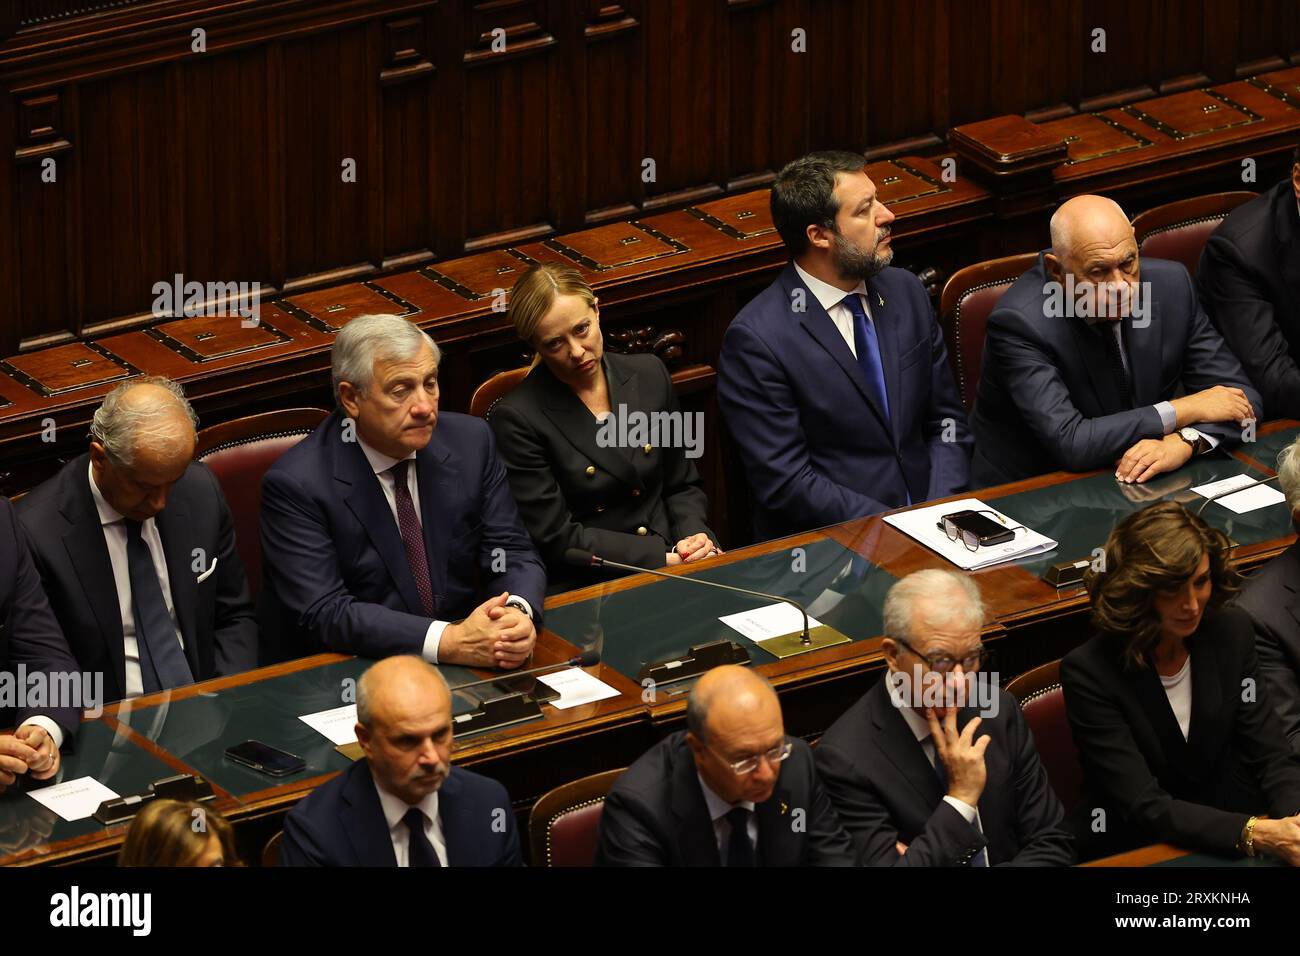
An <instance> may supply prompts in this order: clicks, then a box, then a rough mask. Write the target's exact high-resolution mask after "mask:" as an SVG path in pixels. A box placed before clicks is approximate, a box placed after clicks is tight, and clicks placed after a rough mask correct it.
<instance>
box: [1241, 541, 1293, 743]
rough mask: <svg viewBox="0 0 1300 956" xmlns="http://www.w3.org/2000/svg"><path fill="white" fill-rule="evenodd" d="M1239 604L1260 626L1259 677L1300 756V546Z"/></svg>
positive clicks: (1257, 578)
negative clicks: (1266, 686) (1266, 688)
mask: <svg viewBox="0 0 1300 956" xmlns="http://www.w3.org/2000/svg"><path fill="white" fill-rule="evenodd" d="M1235 603H1236V605H1237V606H1238V607H1240V608H1241V609H1242V610H1243V611H1245V612H1246V613H1247V614H1249V615H1250V620H1251V623H1252V624H1254V626H1255V651H1256V653H1258V654H1259V673H1260V676H1261V677H1263V678H1264V681H1265V682H1266V683H1267V684H1268V694H1269V699H1270V700H1271V701H1272V702H1273V708H1274V710H1276V711H1277V715H1278V718H1279V719H1280V720H1281V722H1282V732H1283V733H1284V734H1286V737H1287V740H1289V741H1290V743H1291V749H1292V750H1293V751H1295V752H1296V753H1297V754H1300V542H1296V543H1295V544H1293V545H1291V547H1289V548H1287V549H1286V550H1285V551H1283V552H1282V553H1281V554H1279V555H1278V556H1277V557H1276V558H1274V559H1273V560H1272V561H1270V562H1269V563H1268V564H1266V565H1264V567H1262V568H1260V570H1259V571H1257V572H1256V573H1255V574H1254V575H1253V576H1252V577H1250V578H1249V579H1248V580H1247V581H1246V586H1245V587H1244V588H1242V590H1241V593H1240V594H1239V595H1237V599H1236V602H1235Z"/></svg>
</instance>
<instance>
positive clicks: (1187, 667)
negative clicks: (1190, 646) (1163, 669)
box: [1160, 654, 1192, 740]
mask: <svg viewBox="0 0 1300 956" xmlns="http://www.w3.org/2000/svg"><path fill="white" fill-rule="evenodd" d="M1160 683H1161V685H1162V686H1163V687H1164V689H1165V696H1166V697H1168V698H1169V706H1170V707H1172V708H1173V711H1174V717H1176V718H1177V719H1178V729H1179V730H1181V731H1182V732H1183V739H1184V740H1186V739H1187V733H1188V731H1190V730H1191V727H1192V655H1191V654H1188V655H1187V660H1185V661H1183V666H1182V667H1181V668H1179V670H1178V673H1177V674H1174V675H1172V676H1170V677H1165V676H1164V675H1163V674H1161V675H1160Z"/></svg>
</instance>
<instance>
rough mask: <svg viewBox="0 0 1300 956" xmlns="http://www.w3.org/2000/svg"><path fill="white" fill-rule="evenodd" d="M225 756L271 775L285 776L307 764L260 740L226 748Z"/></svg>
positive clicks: (247, 741) (299, 758)
mask: <svg viewBox="0 0 1300 956" xmlns="http://www.w3.org/2000/svg"><path fill="white" fill-rule="evenodd" d="M226 756H227V757H229V758H230V759H231V760H233V761H234V762H235V763H239V764H243V765H244V766H245V767H252V768H253V769H254V770H260V771H261V772H262V773H266V774H270V775H271V776H272V777H285V776H288V775H289V774H291V773H297V772H298V771H299V770H301V769H303V768H304V767H306V766H307V762H306V761H305V760H303V759H302V758H301V757H299V756H296V755H294V754H291V753H287V752H286V751H283V750H276V749H275V748H274V747H272V746H270V745H268V744H264V743H262V742H261V741H260V740H245V741H244V742H243V743H242V744H235V746H233V747H227V748H226Z"/></svg>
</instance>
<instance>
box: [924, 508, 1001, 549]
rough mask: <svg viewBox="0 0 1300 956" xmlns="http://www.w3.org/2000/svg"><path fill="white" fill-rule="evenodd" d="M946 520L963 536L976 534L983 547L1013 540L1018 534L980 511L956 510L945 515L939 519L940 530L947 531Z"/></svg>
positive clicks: (975, 538) (976, 538) (975, 536)
mask: <svg viewBox="0 0 1300 956" xmlns="http://www.w3.org/2000/svg"><path fill="white" fill-rule="evenodd" d="M944 521H951V522H952V523H953V524H954V525H956V526H957V530H958V531H959V532H961V536H963V537H964V536H966V535H968V534H969V535H974V540H975V541H978V542H979V546H980V547H981V548H987V547H989V546H991V545H995V544H1002V543H1004V542H1006V541H1011V540H1013V539H1014V538H1015V536H1016V532H1015V529H1013V528H1008V527H1007V526H1006V525H1004V524H1002V523H1001V522H998V521H994V520H993V519H992V518H990V517H989V516H988V515H986V514H982V513H981V512H979V511H954V512H953V513H952V514H946V515H944V516H943V519H942V520H940V521H939V530H940V531H944V532H945V533H946V531H947V529H945V528H944Z"/></svg>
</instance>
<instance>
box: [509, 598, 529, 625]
mask: <svg viewBox="0 0 1300 956" xmlns="http://www.w3.org/2000/svg"><path fill="white" fill-rule="evenodd" d="M506 607H512V608H514V609H515V610H516V611H518V612H519V613H520V614H522V615H523V616H524V617H526V618H528V619H529V620H530V621H531V620H532V619H533V616H532V615H531V614H529V613H528V608H527V607H525V606H524V602H523V601H521V600H519V598H516V597H512V598H510V599H509V600H507V601H506Z"/></svg>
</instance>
